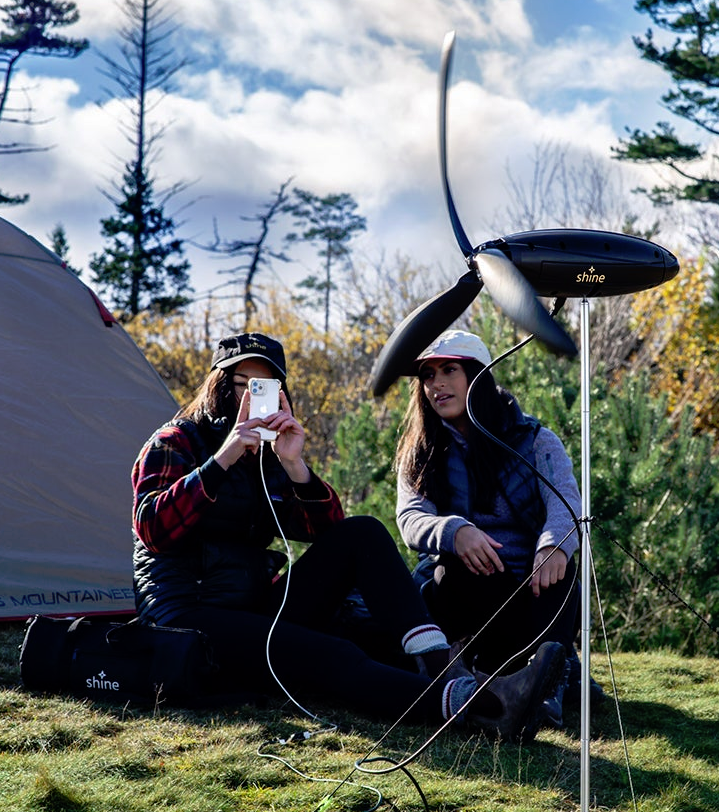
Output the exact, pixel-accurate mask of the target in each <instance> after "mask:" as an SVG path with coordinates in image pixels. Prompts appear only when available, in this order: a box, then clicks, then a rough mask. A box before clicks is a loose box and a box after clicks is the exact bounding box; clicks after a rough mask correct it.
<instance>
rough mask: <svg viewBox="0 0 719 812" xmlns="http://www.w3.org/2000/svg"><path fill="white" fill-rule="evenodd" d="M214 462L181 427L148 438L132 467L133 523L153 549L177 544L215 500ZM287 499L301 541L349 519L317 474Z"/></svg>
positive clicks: (290, 490) (292, 490)
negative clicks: (209, 485)
mask: <svg viewBox="0 0 719 812" xmlns="http://www.w3.org/2000/svg"><path fill="white" fill-rule="evenodd" d="M213 466H214V467H215V468H216V469H217V468H219V466H218V465H217V463H216V462H215V461H214V458H212V457H210V458H209V459H208V460H198V459H196V458H195V456H194V453H193V450H192V447H191V444H190V441H189V438H188V437H187V435H186V434H185V433H184V432H183V431H182V429H181V428H180V427H179V426H175V425H172V424H169V425H166V426H163V427H162V428H160V429H158V431H156V432H155V434H153V436H152V437H151V438H150V439H149V440H148V441H147V443H145V445H144V446H143V448H142V450H141V451H140V454H139V456H138V458H137V460H136V461H135V464H134V466H133V469H132V486H133V491H134V505H133V528H134V530H135V533H136V534H137V536H138V537H139V538H140V539H141V540H142V542H143V544H144V545H145V546H146V547H147V548H148V549H149V550H151V551H152V552H155V553H158V552H163V551H167V550H169V549H171V548H172V547H173V546H174V544H175V543H177V542H178V541H179V540H180V539H181V538H182V537H183V536H184V535H185V533H186V532H187V531H188V530H189V529H190V528H191V527H192V526H193V525H194V524H196V523H197V521H198V520H199V519H200V518H201V516H202V514H203V511H204V510H205V509H206V508H207V507H208V506H209V505H211V504H212V503H213V501H214V498H213V497H212V496H210V495H208V493H207V491H206V490H205V485H204V484H203V476H205V477H210V476H217V475H218V472H217V471H216V470H214V471H213V470H211V469H212V467H213ZM220 470H221V469H220ZM288 483H289V480H288ZM290 485H291V483H290ZM298 494H301V496H300V495H298ZM285 498H287V499H290V500H291V501H292V508H293V510H292V520H291V524H292V528H293V531H294V532H293V535H292V537H293V538H296V539H297V540H298V541H311V540H312V539H313V538H314V537H315V536H316V535H317V534H319V533H320V532H322V531H323V530H324V529H326V528H327V527H329V526H330V525H332V524H335V523H336V522H338V521H341V520H342V519H343V518H344V511H343V510H342V505H341V503H340V500H339V497H338V496H337V494H336V493H335V491H334V490H333V489H332V487H331V486H330V485H328V484H327V483H326V482H324V481H323V480H321V479H319V478H318V477H317V476H316V475H315V474H314V473H313V474H312V481H311V482H310V483H309V484H307V485H294V486H293V487H290V488H288V492H287V494H286V497H285Z"/></svg>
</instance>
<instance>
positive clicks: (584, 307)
mask: <svg viewBox="0 0 719 812" xmlns="http://www.w3.org/2000/svg"><path fill="white" fill-rule="evenodd" d="M580 312H581V322H580V329H581V407H582V516H581V519H580V523H581V529H582V538H581V543H582V546H581V578H582V620H581V624H582V634H581V647H582V669H581V674H582V682H581V752H580V805H581V812H589V738H590V706H589V698H590V692H589V629H590V610H591V600H590V598H591V592H592V579H591V550H590V521H591V519H590V517H591V487H590V486H591V482H590V459H591V458H590V444H589V383H590V374H589V363H590V362H589V301H588V299H587V298H586V297H584V298H583V299H582V301H581V311H580Z"/></svg>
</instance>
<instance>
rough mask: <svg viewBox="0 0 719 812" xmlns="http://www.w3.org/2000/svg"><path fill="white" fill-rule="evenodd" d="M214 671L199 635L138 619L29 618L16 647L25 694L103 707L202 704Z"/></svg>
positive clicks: (204, 637) (206, 644) (206, 643)
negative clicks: (60, 696) (87, 701)
mask: <svg viewBox="0 0 719 812" xmlns="http://www.w3.org/2000/svg"><path fill="white" fill-rule="evenodd" d="M216 670H217V669H216V667H215V665H214V664H213V661H212V649H211V646H210V643H209V640H208V638H207V635H205V634H204V633H203V632H200V631H196V630H195V629H174V628H171V627H169V626H149V625H143V624H141V623H139V622H138V621H137V620H132V621H130V622H129V623H114V622H109V621H102V620H87V619H85V618H77V619H70V618H48V617H44V616H42V615H35V616H34V617H32V618H30V619H29V620H28V625H27V630H26V632H25V639H24V640H23V643H22V646H21V648H20V677H21V679H22V682H23V685H24V686H25V687H26V688H28V689H29V690H32V691H42V692H45V693H66V694H71V695H72V696H76V697H87V698H89V699H96V700H102V701H106V702H121V703H126V702H128V701H132V702H137V703H139V704H154V703H157V702H166V703H169V704H173V705H186V706H192V705H196V704H201V703H202V702H203V698H204V697H205V696H206V695H207V693H208V691H209V690H210V689H211V683H212V677H213V675H214V674H215V672H216Z"/></svg>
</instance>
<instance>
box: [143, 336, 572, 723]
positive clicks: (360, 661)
mask: <svg viewBox="0 0 719 812" xmlns="http://www.w3.org/2000/svg"><path fill="white" fill-rule="evenodd" d="M252 377H255V378H278V379H279V380H280V381H281V384H282V391H281V393H280V410H279V411H278V412H276V413H275V414H270V415H267V416H266V417H265V418H264V419H262V420H261V419H259V418H249V393H248V390H247V383H248V380H249V379H250V378H252ZM260 427H264V428H267V429H270V430H273V431H276V432H277V436H276V439H274V440H273V441H272V442H271V445H268V444H267V443H265V444H264V446H261V439H260V434H259V433H258V428H260ZM304 438H305V434H304V430H303V428H302V426H301V425H300V424H299V422H298V421H297V420H296V418H295V417H294V415H293V413H292V408H291V401H290V398H289V394H288V392H287V387H286V365H285V356H284V352H283V349H282V345H281V344H279V343H278V342H277V341H275V340H273V339H271V338H268V337H267V336H264V335H261V334H259V333H244V334H241V335H236V336H230V337H228V338H225V339H222V341H220V343H219V346H218V348H217V350H216V352H215V354H214V356H213V360H212V368H211V371H210V373H209V374H208V376H207V378H206V380H205V382H204V384H203V385H202V387H201V388H200V390H199V393H198V395H197V396H196V397H195V399H194V400H193V401H192V402H191V403H190V404H189V405H188V406H187V407H185V408H184V409H182V410H181V411H180V412H179V413H178V415H177V416H176V417H175V419H174V420H172V421H171V422H170V423H168V424H166V425H164V426H162V427H161V428H160V429H158V430H157V431H156V432H155V433H154V434H153V435H152V437H151V438H150V439H149V440H148V442H147V443H146V444H145V446H144V447H143V448H142V450H141V452H140V454H139V456H138V459H137V461H136V462H135V465H134V468H133V472H132V482H133V488H134V508H133V531H134V538H135V545H134V585H135V594H136V602H137V611H138V614H139V616H140V618H141V620H142V621H144V622H148V623H156V624H158V625H166V626H176V627H185V628H195V629H200V630H201V631H203V632H205V633H206V634H207V635H208V636H209V637H210V640H211V642H212V644H213V650H214V653H215V656H216V659H217V661H218V663H219V665H220V670H221V673H222V674H223V675H224V677H225V681H228V680H229V681H230V683H231V684H232V685H233V686H234V687H236V688H237V689H241V690H251V691H259V692H262V693H268V692H271V691H272V689H273V686H275V678H276V679H277V680H279V682H280V683H281V684H282V685H283V686H284V687H285V689H287V690H288V691H289V692H290V694H291V695H292V696H293V698H295V697H296V698H299V699H303V698H304V697H306V696H308V695H311V696H320V697H322V698H323V699H325V700H330V701H332V700H334V701H339V702H341V703H343V704H345V705H347V706H350V707H353V708H355V709H357V710H360V711H364V712H371V713H378V714H381V715H383V716H389V717H399V716H400V715H401V714H402V713H403V712H404V711H405V710H406V709H407V708H408V707H409V706H410V705H411V704H412V703H413V702H414V701H415V700H416V699H417V698H418V697H419V696H420V695H421V694H422V692H423V691H425V690H426V693H425V694H424V696H423V697H422V699H421V700H420V701H419V702H418V704H417V705H416V706H415V708H414V711H413V712H412V714H411V716H410V718H412V719H414V720H415V721H416V720H417V719H420V718H421V719H425V720H433V719H434V720H441V719H443V718H449V716H451V715H453V713H454V712H456V711H457V709H458V708H460V707H461V706H462V705H463V704H464V702H465V701H466V700H467V699H468V698H469V697H470V696H473V695H474V693H475V692H476V691H477V687H478V685H477V681H476V679H475V678H474V677H473V676H472V675H471V674H469V672H467V671H465V670H464V669H463V668H459V669H458V668H457V667H455V668H454V671H451V672H450V673H448V674H446V675H445V676H444V677H443V678H442V679H441V680H439V681H437V682H433V681H432V679H431V677H432V676H434V675H436V674H437V673H439V672H440V671H442V669H443V668H444V667H445V666H446V664H447V663H448V660H449V657H448V653H449V646H448V644H447V641H446V638H445V636H444V634H443V633H442V632H441V631H440V629H439V628H438V627H437V626H436V625H435V624H434V623H433V622H432V621H431V620H430V619H429V616H428V615H427V612H426V609H425V607H424V604H423V602H422V600H421V597H420V595H419V592H418V591H417V589H416V587H415V585H414V583H413V581H412V579H411V576H410V573H409V571H408V570H407V568H406V566H405V564H404V561H403V560H402V558H401V556H400V555H399V552H398V551H397V549H396V547H395V544H394V541H393V540H392V537H391V536H390V535H389V533H388V532H387V530H386V529H385V528H384V526H383V525H382V524H381V523H380V522H378V521H377V520H375V519H373V518H372V517H369V516H359V517H353V518H345V517H344V514H343V511H342V507H341V505H340V502H339V499H338V497H337V495H336V493H335V492H334V490H333V489H332V488H331V487H330V485H328V484H327V483H326V482H324V481H323V480H321V479H320V478H319V477H318V476H317V475H316V474H315V473H314V472H313V471H312V470H311V469H310V468H309V467H308V466H307V464H306V462H305V461H304V459H303V456H302V452H303V446H304ZM280 535H284V537H285V538H291V539H294V540H297V541H306V542H312V543H311V544H310V545H309V546H308V548H307V550H306V551H305V552H304V553H303V555H301V556H300V557H299V558H298V560H297V561H296V563H294V564H293V565H292V567H291V569H290V576H289V587H288V589H287V590H285V588H286V586H287V579H288V575H287V574H285V575H283V576H282V577H281V578H277V577H276V575H277V573H278V571H279V570H280V568H281V566H282V564H283V563H284V556H282V555H281V554H278V553H276V552H273V551H269V550H268V549H267V548H268V547H269V545H270V544H271V542H272V541H273V539H274V538H275V537H277V536H280ZM354 589H357V590H359V592H360V593H361V595H362V597H363V598H364V601H365V603H366V605H367V607H368V608H369V610H370V612H371V614H372V616H373V617H374V618H375V619H376V620H377V621H379V622H380V623H381V624H382V626H383V628H384V629H386V630H387V631H388V632H389V633H390V634H391V635H392V636H393V637H394V639H395V640H396V643H397V646H398V648H399V647H400V645H401V647H402V648H403V649H404V654H406V655H414V656H415V658H416V660H417V662H418V664H419V666H420V669H421V670H422V671H423V672H424V673H418V672H417V671H412V670H409V669H405V668H397V667H393V666H389V665H386V664H383V663H380V662H377V661H376V660H373V659H372V658H370V657H369V656H368V655H367V654H366V653H365V652H364V651H363V650H362V649H360V648H359V647H358V646H356V645H355V644H354V643H352V642H350V641H349V640H345V639H342V638H339V637H337V636H335V634H334V632H335V631H336V629H335V628H334V618H335V616H336V613H337V610H338V609H339V607H340V606H341V605H342V603H343V601H344V599H345V598H346V596H347V595H348V593H349V592H350V591H352V590H354ZM278 612H279V621H278V622H277V623H276V625H274V628H273V630H272V634H271V635H270V630H271V628H272V626H273V623H274V621H275V618H276V616H277V615H278ZM268 638H269V639H270V645H269V647H267V641H268ZM399 650H400V651H401V649H399ZM407 661H408V663H410V662H412V657H411V656H410V657H408V658H407ZM556 671H557V668H556V657H555V652H554V651H553V650H549V649H548V650H547V651H543V652H540V655H538V656H537V657H536V658H535V661H534V662H533V663H532V664H531V666H528V667H526V668H524V669H523V670H522V671H521V672H518V674H516V675H512V676H509V677H506V678H503V680H500V681H498V682H497V683H496V684H495V685H493V693H490V692H489V691H486V690H485V691H482V692H479V693H478V695H477V696H476V697H475V699H474V700H473V702H472V706H471V712H472V719H473V720H475V721H477V722H478V723H480V724H482V723H483V722H484V721H488V724H489V725H490V726H493V727H494V728H495V729H498V730H499V731H500V732H501V733H503V734H505V735H507V736H516V735H519V734H520V733H521V731H522V730H523V729H524V728H526V727H528V726H531V725H530V724H529V716H530V710H531V708H533V707H534V706H535V705H536V699H537V693H538V691H542V692H544V690H545V688H546V686H547V684H548V683H551V684H556V679H557V678H558V674H557V673H556ZM428 686H429V689H428ZM550 687H551V686H550ZM427 689H428V690H427ZM475 708H476V709H477V710H478V711H479V713H477V714H475V713H474V709H475Z"/></svg>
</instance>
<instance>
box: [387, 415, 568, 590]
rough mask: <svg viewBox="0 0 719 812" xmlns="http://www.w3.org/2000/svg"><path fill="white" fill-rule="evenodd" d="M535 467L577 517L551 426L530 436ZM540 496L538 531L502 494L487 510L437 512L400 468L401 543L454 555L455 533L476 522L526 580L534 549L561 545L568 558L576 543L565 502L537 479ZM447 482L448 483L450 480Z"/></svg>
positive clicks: (422, 550) (421, 550)
mask: <svg viewBox="0 0 719 812" xmlns="http://www.w3.org/2000/svg"><path fill="white" fill-rule="evenodd" d="M451 433H452V438H453V439H452V441H453V442H455V443H460V444H461V443H463V442H464V440H463V438H462V437H461V435H459V434H458V433H457V432H456V431H454V430H453V429H452V430H451ZM533 450H534V456H535V466H536V468H537V470H538V471H539V472H540V473H541V474H542V475H543V476H544V477H546V478H547V480H549V482H551V483H552V484H553V485H554V487H555V488H557V490H558V491H559V492H560V493H561V494H562V496H563V497H564V499H566V500H567V502H568V503H569V504H570V505H571V507H572V510H573V511H574V513H575V514H576V516H577V517H581V497H580V494H579V488H578V486H577V481H576V479H575V477H574V473H573V471H572V462H571V460H570V459H569V456H568V455H567V452H566V450H565V448H564V445H563V444H562V441H561V440H560V439H559V437H557V435H556V434H554V432H552V431H551V430H550V429H547V428H544V427H541V428H540V429H539V431H538V432H537V435H536V437H535V440H534V446H533ZM538 485H539V494H540V498H541V499H542V500H543V502H544V506H545V508H546V519H545V522H544V525H543V527H542V528H541V531H540V532H539V535H538V536H536V535H535V534H533V533H529V531H528V528H527V527H522V526H519V523H518V522H517V521H516V518H515V517H514V516H513V514H512V511H511V510H510V508H509V506H508V505H507V504H506V501H505V500H504V498H503V497H502V495H501V494H498V495H497V498H496V500H495V504H494V510H493V512H492V513H491V514H482V513H479V512H473V511H471V513H472V515H470V516H460V515H442V516H441V515H439V512H438V510H437V506H436V505H435V504H434V503H433V502H431V501H430V500H429V499H426V498H425V497H423V496H420V495H419V494H417V493H415V492H414V491H412V490H410V489H409V488H408V487H407V484H406V482H405V480H404V479H403V477H402V472H401V471H400V472H399V476H398V478H397V510H396V516H397V525H398V527H399V531H400V533H401V535H402V539H403V541H404V543H405V544H406V545H407V547H409V548H410V549H411V550H416V551H417V552H418V553H420V554H424V555H430V556H437V555H439V553H441V552H448V553H454V552H455V549H454V537H455V534H456V533H457V530H458V529H459V528H460V527H462V526H463V525H467V524H474V525H475V526H476V527H479V528H480V529H481V530H483V531H484V532H485V533H488V534H489V535H490V536H492V537H493V538H494V539H495V540H496V541H498V542H500V543H501V544H502V545H503V546H502V549H501V550H499V551H498V553H499V556H500V558H501V559H502V560H503V561H504V563H505V565H506V566H507V567H509V569H510V570H511V571H512V572H514V573H515V574H516V575H517V577H519V578H524V577H525V576H526V574H527V573H528V572H529V571H531V565H532V562H533V560H534V555H535V553H536V551H537V550H540V549H542V548H544V547H549V546H557V545H561V549H562V550H563V551H564V552H565V553H566V555H567V558H571V557H572V555H574V553H575V552H576V551H577V549H578V547H579V539H578V538H577V532H576V527H575V524H574V521H573V520H572V516H571V515H570V513H569V511H568V510H567V508H566V506H565V505H564V503H563V502H562V501H561V500H560V499H559V497H558V496H557V495H556V494H555V493H554V491H553V490H552V489H551V488H549V487H547V485H546V484H545V483H544V482H542V481H541V480H539V482H538ZM448 486H449V483H448Z"/></svg>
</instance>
